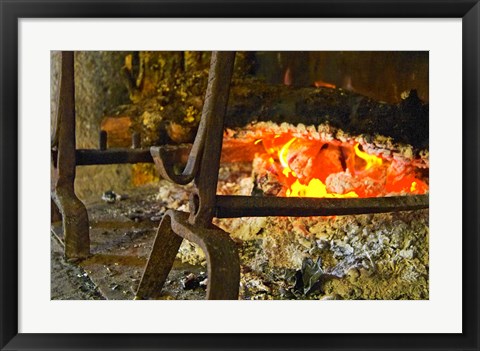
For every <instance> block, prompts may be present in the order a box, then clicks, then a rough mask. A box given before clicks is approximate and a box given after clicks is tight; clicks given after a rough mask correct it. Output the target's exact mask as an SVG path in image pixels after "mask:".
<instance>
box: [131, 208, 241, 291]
mask: <svg viewBox="0 0 480 351" xmlns="http://www.w3.org/2000/svg"><path fill="white" fill-rule="evenodd" d="M188 215H189V214H188V213H185V212H179V211H174V210H169V211H167V212H166V213H165V216H164V217H163V219H162V221H161V223H160V226H159V227H158V231H157V236H156V238H155V241H154V244H153V248H152V252H151V253H150V258H149V260H148V264H147V266H146V268H145V271H144V273H143V276H142V280H141V282H140V285H139V287H138V290H137V293H136V299H147V298H155V297H157V296H158V295H159V294H160V292H161V290H162V288H163V285H164V284H165V281H166V279H167V276H168V273H169V272H170V270H171V269H172V266H173V262H174V261H175V256H176V255H177V252H178V249H179V248H180V244H181V243H182V240H183V239H186V240H188V241H191V242H193V243H195V244H197V245H198V246H200V248H201V249H202V250H203V252H204V253H205V257H206V259H207V269H208V284H207V299H208V300H236V299H238V291H239V285H240V260H239V257H238V250H237V247H236V246H235V243H234V242H233V240H232V239H231V238H230V236H229V235H228V233H226V232H224V231H223V230H221V229H220V228H218V227H216V226H214V225H213V224H211V225H210V226H209V227H208V228H205V227H198V226H195V225H192V224H190V223H189V220H188Z"/></svg>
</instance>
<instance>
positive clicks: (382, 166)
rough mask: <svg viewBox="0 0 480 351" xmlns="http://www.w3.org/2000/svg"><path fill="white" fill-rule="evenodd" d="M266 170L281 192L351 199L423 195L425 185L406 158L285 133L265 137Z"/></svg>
mask: <svg viewBox="0 0 480 351" xmlns="http://www.w3.org/2000/svg"><path fill="white" fill-rule="evenodd" d="M260 142H262V144H263V147H264V149H265V151H266V154H265V156H263V157H264V159H265V160H268V163H267V164H268V170H267V172H270V173H271V174H273V175H274V176H276V177H277V179H278V182H279V183H280V184H282V186H283V191H281V192H280V196H282V194H283V195H284V196H287V197H322V198H351V197H373V196H388V195H397V194H405V193H411V194H425V193H427V192H428V184H427V183H426V182H425V181H423V180H422V179H420V178H419V177H418V176H417V174H416V169H415V168H414V167H413V166H410V165H409V164H407V163H406V162H403V161H398V160H396V159H393V158H392V159H385V158H383V157H382V156H377V155H372V154H369V153H367V152H365V151H362V150H360V144H359V143H355V144H353V143H348V142H344V143H342V142H340V141H338V140H334V141H328V142H322V141H318V140H310V139H306V138H305V139H303V138H301V137H294V136H293V135H291V134H282V135H271V136H270V137H268V136H265V137H263V138H262V139H258V140H256V141H255V144H258V143H260Z"/></svg>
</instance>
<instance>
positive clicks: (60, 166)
mask: <svg viewBox="0 0 480 351" xmlns="http://www.w3.org/2000/svg"><path fill="white" fill-rule="evenodd" d="M60 74H61V77H60V89H59V90H60V92H59V95H58V99H59V101H58V110H57V116H56V117H55V121H56V122H55V125H54V128H55V129H58V130H56V131H54V132H53V133H52V137H53V138H55V139H56V140H52V150H51V152H52V165H53V174H52V178H51V182H52V184H51V187H52V189H51V196H52V200H53V201H54V203H55V205H56V207H57V208H53V209H52V220H55V219H59V217H61V218H62V225H63V233H64V237H65V257H66V258H67V259H69V260H75V259H81V258H85V257H87V256H89V254H90V235H89V225H88V214H87V209H86V208H85V205H84V204H83V203H82V202H81V201H80V199H79V198H78V197H77V196H76V195H75V189H74V182H75V169H76V152H75V148H76V145H75V81H74V53H73V51H63V52H62V66H61V72H60ZM52 206H53V204H52ZM59 213H60V214H61V216H59V215H58V214H59Z"/></svg>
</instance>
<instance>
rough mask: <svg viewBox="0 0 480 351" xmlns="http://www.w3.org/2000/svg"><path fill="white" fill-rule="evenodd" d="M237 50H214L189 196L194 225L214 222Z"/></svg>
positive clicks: (206, 224) (191, 221)
mask: <svg viewBox="0 0 480 351" xmlns="http://www.w3.org/2000/svg"><path fill="white" fill-rule="evenodd" d="M234 61H235V52H234V51H214V52H213V53H212V58H211V63H210V71H209V75H208V85H207V91H206V93H205V104H204V105H203V110H202V120H205V126H204V127H205V129H206V130H205V131H204V136H203V138H204V145H205V147H204V148H203V150H202V153H201V162H200V166H199V170H198V172H197V174H196V175H195V179H194V184H195V190H194V192H193V193H192V196H191V197H190V211H191V212H190V218H189V221H190V223H191V224H195V225H201V226H208V225H210V224H211V223H212V219H213V216H214V212H215V201H216V192H217V182H218V171H219V167H220V156H221V153H222V143H223V125H224V119H225V114H226V112H227V103H228V95H229V91H230V81H231V78H232V72H233V64H234Z"/></svg>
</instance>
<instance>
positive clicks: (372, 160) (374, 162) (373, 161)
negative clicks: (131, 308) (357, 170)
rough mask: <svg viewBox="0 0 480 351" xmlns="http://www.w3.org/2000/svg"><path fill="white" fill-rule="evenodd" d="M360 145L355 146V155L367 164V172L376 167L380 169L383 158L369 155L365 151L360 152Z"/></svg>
mask: <svg viewBox="0 0 480 351" xmlns="http://www.w3.org/2000/svg"><path fill="white" fill-rule="evenodd" d="M358 145H359V144H356V145H355V146H354V149H355V154H356V155H357V156H358V157H360V158H361V159H362V160H364V161H365V162H366V163H367V165H366V166H365V170H368V169H370V168H372V167H374V166H375V167H378V166H381V165H382V162H383V161H382V158H381V157H378V156H375V155H369V154H367V153H366V152H364V151H360V149H359V148H358Z"/></svg>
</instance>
